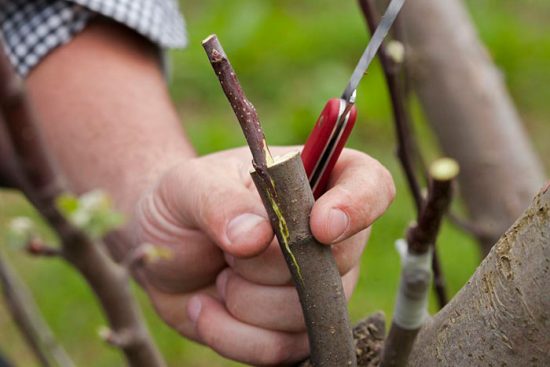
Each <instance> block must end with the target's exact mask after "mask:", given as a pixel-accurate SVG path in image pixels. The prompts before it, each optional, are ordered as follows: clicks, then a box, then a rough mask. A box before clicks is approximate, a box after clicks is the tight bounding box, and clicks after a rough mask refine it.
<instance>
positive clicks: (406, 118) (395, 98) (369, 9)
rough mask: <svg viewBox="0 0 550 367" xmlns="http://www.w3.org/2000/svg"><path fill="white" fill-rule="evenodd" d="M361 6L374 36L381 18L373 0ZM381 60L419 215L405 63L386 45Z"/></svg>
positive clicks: (402, 158) (363, 1)
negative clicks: (403, 77) (395, 58)
mask: <svg viewBox="0 0 550 367" xmlns="http://www.w3.org/2000/svg"><path fill="white" fill-rule="evenodd" d="M359 5H360V7H361V10H362V12H363V15H364V17H365V20H366V22H367V26H368V28H369V31H370V32H371V34H373V33H374V31H375V30H376V27H377V26H378V23H379V19H378V16H377V12H376V8H375V6H374V4H373V3H372V0H359ZM378 57H379V59H380V63H381V65H382V69H383V71H384V76H385V78H386V83H387V85H388V91H389V94H390V98H391V105H392V111H393V116H394V119H393V121H394V125H395V133H396V137H397V156H398V158H399V160H400V162H401V167H402V168H403V171H404V172H405V177H406V178H407V183H408V185H409V189H410V191H411V195H412V197H413V199H414V203H415V206H416V210H417V212H420V208H421V207H422V202H423V198H422V191H421V189H420V184H419V183H418V180H417V178H416V174H415V169H414V163H413V157H414V143H413V141H412V134H411V131H410V126H411V124H410V115H409V112H408V109H407V106H406V102H405V100H404V96H403V88H402V85H401V81H400V78H399V73H400V69H401V63H397V62H394V61H393V59H392V58H391V57H390V56H389V55H388V51H387V49H386V46H385V45H384V44H382V45H381V46H380V49H379V50H378Z"/></svg>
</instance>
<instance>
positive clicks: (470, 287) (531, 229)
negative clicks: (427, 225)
mask: <svg viewBox="0 0 550 367" xmlns="http://www.w3.org/2000/svg"><path fill="white" fill-rule="evenodd" d="M549 365H550V183H549V184H548V185H547V186H546V188H545V189H543V191H542V192H541V193H539V195H537V197H536V198H535V199H534V201H533V203H532V204H531V206H530V207H529V208H528V209H527V210H526V211H525V212H524V214H523V215H522V216H521V217H520V218H519V219H518V220H517V221H516V222H515V224H514V225H513V226H512V227H511V228H510V229H509V230H508V231H507V232H506V234H504V236H502V238H501V239H500V240H499V242H498V243H497V244H496V245H495V246H494V248H493V249H492V250H491V252H490V253H489V255H488V256H487V258H486V259H485V260H484V261H483V263H482V264H481V265H480V267H479V268H478V269H477V271H476V272H475V274H474V275H473V276H472V278H471V279H470V281H469V282H468V284H467V285H466V286H465V287H464V288H463V289H462V290H461V291H460V292H459V293H458V294H457V295H456V296H455V297H454V298H453V299H452V300H451V302H450V303H449V304H448V305H447V306H446V307H445V308H444V309H443V310H441V311H440V312H439V313H438V314H437V315H435V316H434V317H433V319H431V320H430V321H429V322H428V323H427V324H426V325H425V326H424V327H423V328H422V330H421V331H420V333H419V335H418V339H417V340H416V342H415V344H414V347H413V351H412V354H411V357H410V359H409V366H423V367H430V366H516V367H522V366H549Z"/></svg>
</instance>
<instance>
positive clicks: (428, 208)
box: [381, 158, 459, 367]
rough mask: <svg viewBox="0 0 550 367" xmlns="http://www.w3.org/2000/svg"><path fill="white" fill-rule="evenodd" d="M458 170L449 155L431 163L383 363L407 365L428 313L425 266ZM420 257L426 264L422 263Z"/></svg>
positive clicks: (409, 241)
mask: <svg viewBox="0 0 550 367" xmlns="http://www.w3.org/2000/svg"><path fill="white" fill-rule="evenodd" d="M458 172H459V171H458V165H457V163H456V162H455V161H453V160H451V159H448V158H443V159H439V160H437V161H436V162H434V163H433V164H432V165H431V167H430V174H429V177H430V180H429V189H428V197H427V199H426V202H425V204H424V205H423V206H422V210H421V211H420V214H419V216H418V220H417V223H416V224H414V225H412V226H411V227H410V228H409V230H408V231H407V249H406V251H407V255H405V254H401V256H402V259H401V261H402V270H401V284H400V287H399V293H398V296H397V302H396V307H395V312H394V317H393V321H392V325H391V329H390V332H389V335H388V338H387V339H386V345H385V347H384V354H383V357H382V364H381V366H382V367H402V366H406V364H407V360H408V357H409V354H410V352H411V350H412V347H413V343H414V340H415V338H416V335H417V334H418V332H419V331H420V328H421V327H422V324H423V323H424V320H425V318H426V316H427V315H428V290H429V287H430V280H431V276H432V274H431V273H430V271H429V270H430V269H429V267H428V264H429V261H430V255H431V253H430V252H431V251H432V250H433V248H434V247H435V240H436V238H437V234H438V233H439V227H440V225H441V221H442V219H443V217H444V216H445V214H446V213H447V210H448V208H449V205H450V203H451V199H452V184H453V181H454V179H455V178H456V176H457V175H458ZM413 259H414V260H413ZM421 259H425V260H424V261H428V264H426V263H425V264H424V265H423V264H422V263H423V262H424V261H422V260H421ZM440 296H443V297H444V296H445V295H440ZM413 310H414V311H413Z"/></svg>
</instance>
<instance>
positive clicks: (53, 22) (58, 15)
mask: <svg viewBox="0 0 550 367" xmlns="http://www.w3.org/2000/svg"><path fill="white" fill-rule="evenodd" d="M98 14H99V15H103V16H105V17H108V18H111V19H114V20H116V21H117V22H120V23H122V24H124V25H126V26H128V27H130V28H132V29H134V30H135V31H136V32H138V33H140V34H142V35H143V36H145V37H147V38H148V39H150V40H151V41H152V42H154V43H156V44H157V45H159V47H161V48H173V47H184V46H185V44H186V42H187V41H186V38H187V37H186V32H185V23H184V20H183V18H182V16H181V14H180V12H179V10H178V5H177V2H176V1H175V0H0V32H1V33H2V35H3V39H4V47H5V48H6V51H7V53H8V55H9V57H10V60H11V61H12V63H13V64H14V66H15V68H16V70H17V72H18V73H19V74H20V75H21V76H26V75H27V74H28V73H29V71H30V70H31V69H32V68H33V67H34V66H36V64H38V63H39V62H40V60H41V59H42V58H43V57H44V56H46V55H47V54H48V53H49V52H50V51H52V50H53V49H54V48H56V47H58V46H60V45H63V44H65V43H67V42H69V41H70V40H71V38H72V37H74V35H75V34H77V33H78V32H80V31H81V30H82V29H84V27H85V26H86V24H87V23H88V22H89V21H90V19H92V18H93V17H94V16H96V15H98Z"/></svg>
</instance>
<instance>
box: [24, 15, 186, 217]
mask: <svg viewBox="0 0 550 367" xmlns="http://www.w3.org/2000/svg"><path fill="white" fill-rule="evenodd" d="M27 86H28V90H29V94H30V96H31V98H32V101H33V104H34V106H35V107H36V110H37V114H38V116H39V118H40V121H41V125H42V128H43V131H44V135H45V138H46V141H47V144H48V148H49V149H50V151H51V153H52V154H53V156H54V158H55V160H56V161H57V163H58V164H59V166H60V167H59V168H60V169H61V170H62V172H63V173H64V174H65V176H66V177H67V179H68V181H69V185H70V187H71V189H73V190H74V191H75V192H78V193H82V192H85V191H88V190H91V189H94V188H101V189H104V190H106V191H107V192H108V193H109V194H110V195H111V196H112V197H113V199H114V201H115V203H116V205H117V207H118V208H119V209H120V210H122V211H124V212H126V213H128V214H129V213H132V211H133V208H134V205H135V202H136V200H137V199H138V198H139V195H140V194H141V193H142V191H143V190H145V189H146V188H147V187H148V186H150V185H151V184H152V183H153V182H154V181H155V179H156V178H157V177H158V176H159V175H160V174H161V173H162V172H164V171H165V170H166V169H167V168H169V167H171V166H173V165H174V164H175V162H177V161H178V160H182V159H185V158H188V157H191V156H193V155H194V153H193V149H192V148H191V146H190V144H189V143H188V142H187V140H186V138H185V135H184V133H183V131H182V129H181V126H180V123H179V121H178V116H177V113H176V111H175V109H174V106H173V104H172V102H171V100H170V96H169V95H168V92H167V88H166V82H165V80H164V76H163V73H162V70H161V68H160V66H159V58H158V51H157V49H156V48H155V47H154V46H153V45H151V44H150V43H148V42H147V41H146V40H145V39H143V38H141V37H140V36H138V35H137V34H135V33H134V32H132V31H130V30H127V29H126V28H124V27H123V26H120V25H116V24H114V23H111V22H108V21H105V20H98V21H95V22H93V23H92V24H90V25H89V26H88V27H87V28H86V29H85V30H84V31H83V32H82V33H81V34H79V35H78V36H77V37H76V38H75V39H74V40H72V41H71V42H70V43H69V44H67V45H65V46H63V47H61V48H59V49H57V50H55V51H54V52H52V53H51V54H50V55H49V56H48V57H46V58H45V59H44V61H43V62H42V63H41V64H40V65H39V66H37V68H36V69H34V70H33V71H32V72H31V74H30V75H29V77H28V79H27Z"/></svg>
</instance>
